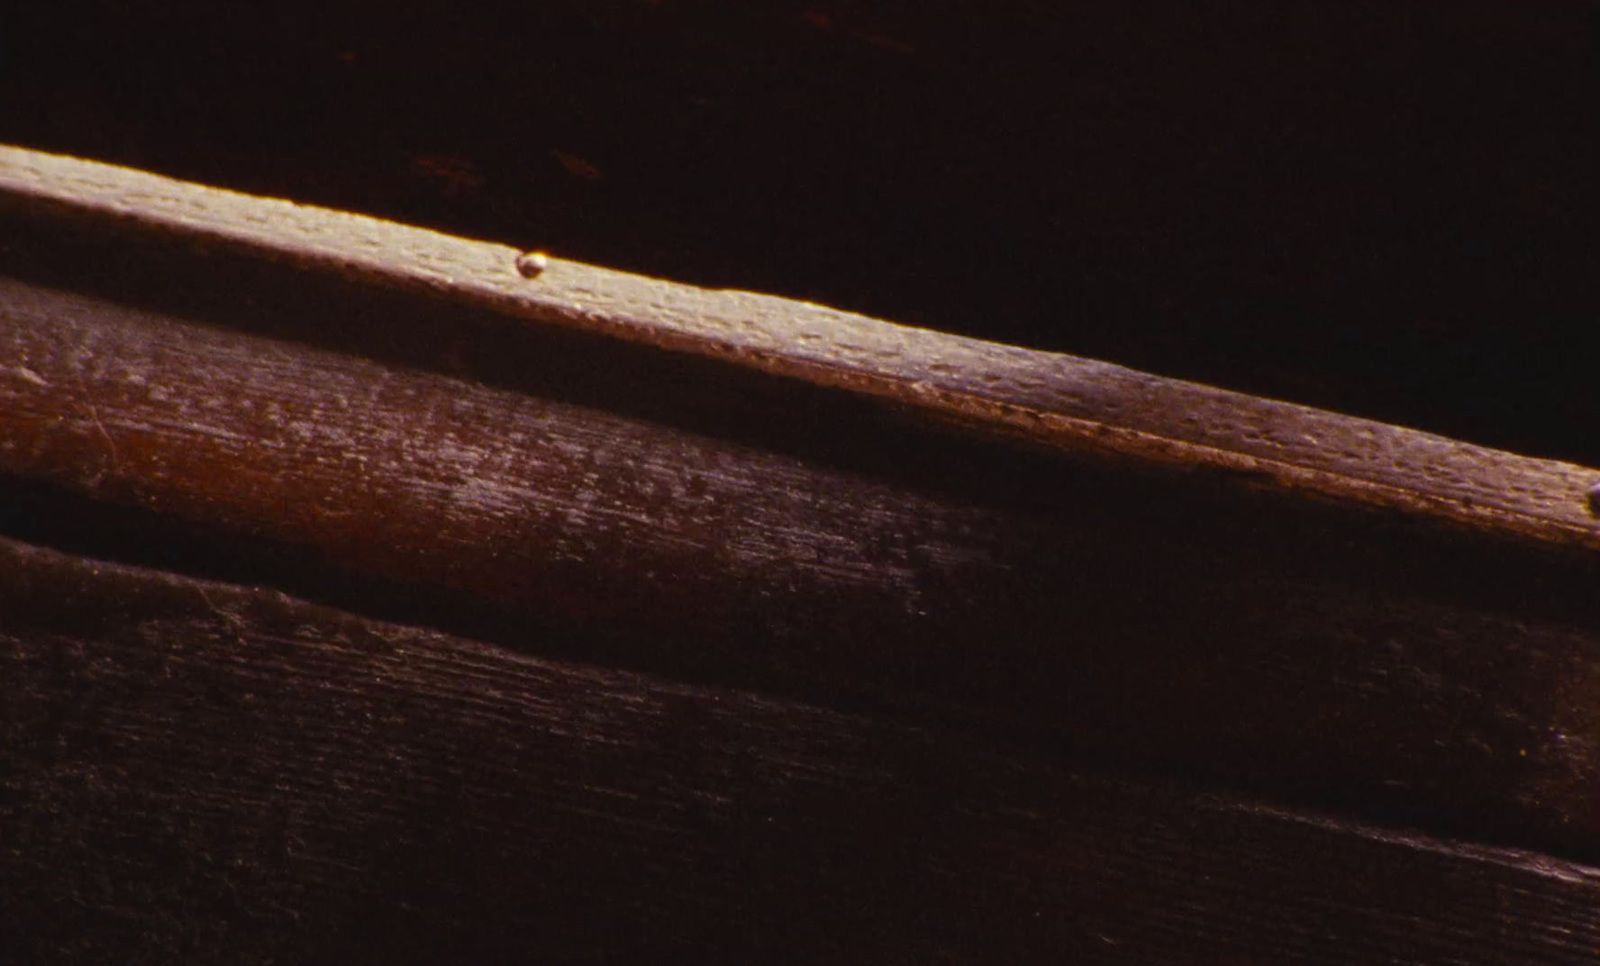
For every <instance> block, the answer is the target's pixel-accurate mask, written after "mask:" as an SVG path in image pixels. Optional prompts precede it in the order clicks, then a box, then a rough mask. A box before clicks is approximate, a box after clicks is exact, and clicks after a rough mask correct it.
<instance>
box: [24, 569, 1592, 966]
mask: <svg viewBox="0 0 1600 966" xmlns="http://www.w3.org/2000/svg"><path fill="white" fill-rule="evenodd" d="M108 602H115V606H109V605H108ZM0 705H3V707H4V708H5V714H4V716H3V717H0V760H3V761H4V762H5V768H4V771H3V772H0V790H3V792H4V798H3V800H0V829H3V834H4V844H5V852H6V861H5V862H3V863H0V891H3V893H4V894H5V896H6V914H5V916H4V917H0V942H3V943H4V945H5V948H6V952H7V958H8V960H9V961H14V962H57V963H60V962H92V961H106V960H115V961H117V962H122V963H144V962H162V963H168V962H173V961H180V960H181V961H200V960H205V961H211V960H219V959H226V960H227V961H229V962H262V963H265V962H331V961H338V962H383V963H396V962H399V963H406V962H446V961H449V962H462V961H476V962H484V961H488V962H507V961H533V960H536V961H540V962H552V961H553V962H568V961H584V962H592V961H605V962H661V961H662V960H663V959H664V958H667V959H673V960H677V959H681V958H684V957H688V958H692V959H693V960H695V961H703V962H751V961H761V962H818V961H824V960H825V961H828V962H874V963H883V962H908V963H909V962H915V963H925V962H930V961H941V962H1017V963H1026V962H1060V961H1062V960H1063V959H1066V960H1071V961H1074V962H1090V963H1097V962H1107V963H1110V962H1116V963H1150V964H1167V963H1172V962H1206V963H1217V964H1241V966H1242V964H1247V963H1261V962H1274V963H1283V964H1293V963H1304V964H1319V966H1331V964H1343V963H1348V964H1362V966H1365V964H1369V963H1374V962H1386V963H1397V964H1412V963H1415V964H1432V963H1439V962H1459V963H1496V964H1524V963H1527V964H1532V963H1573V964H1589V963H1592V962H1594V961H1595V959H1596V957H1600V870H1596V869H1593V868H1588V867H1585V866H1581V865H1576V864H1572V863H1569V862H1564V861H1561V860H1557V859H1552V858H1548V857H1543V856H1538V855H1534V854H1530V853H1523V852H1518V851H1515V850H1509V849H1490V848H1482V847H1472V846H1461V845H1454V844H1450V843H1446V842H1443V841H1439V840H1435V839H1431V838H1428V837H1426V836H1422V835H1416V834H1410V833H1403V832H1399V831H1395V830H1385V829H1381V828H1377V827H1372V826H1365V825H1361V824H1356V823H1350V822H1346V821H1341V820H1335V819H1331V818H1327V817H1323V816H1319V815H1317V814H1315V813H1306V812H1296V811H1289V810H1284V809H1282V808H1276V807H1270V806H1266V805H1263V804H1261V803H1258V802H1252V801H1248V800H1244V799H1240V798H1236V797H1230V796H1223V795H1213V794H1204V793H1196V792H1193V791H1186V790H1181V789H1177V788H1173V787H1171V786H1169V785H1167V784H1164V783H1148V782H1137V781H1135V782H1129V781H1124V780H1111V779H1105V778H1097V777H1093V776H1089V775H1084V774H1079V773H1075V772H1073V771H1071V770H1068V769H1065V768H1062V767H1060V766H1057V765H1054V764H1050V763H1049V762H1048V761H1045V760H1042V759H1040V758H1038V757H1034V756H1028V755H1022V754H1017V753H1008V752H1003V751H1000V750H997V749H996V748H995V747H993V746H991V745H990V744H989V743H988V742H985V741H983V740H981V739H975V738H974V737H973V736H971V735H970V734H966V733H962V732H959V731H953V730H951V729H949V728H942V727H932V726H917V725H912V724H907V723H905V722H896V721H892V720H885V719H881V718H877V717H873V716H866V715H860V714H851V713H842V712H838V711H832V710H826V709H824V708H820V707H817V706H814V705H808V704H803V703H798V702H794V701H790V700H785V699H779V698H772V697H765V696H758V695H755V694H751V693H748V692H744V691H739V690H730V689H725V688H708V687H697V686H691V685H685V684H678V683H672V682H668V681H664V680H662V679H659V678H654V677H651V676H646V675H640V674H635V673H629V672H624V671H616V670H602V669H597V668H594V667H587V666H578V665H572V664H565V663H560V662H551V661H546V660H541V659H537V658H533V657H528V656H525V655H518V654H515V653H513V652H511V651H508V650H506V649H504V648H500V647H495V646H487V645H483V644H478V643H474V642H471V641H467V640H462V639H459V638H451V637H449V636H447V635H443V634H439V633H437V632H433V631H428V630H422V629H417V628H410V627H402V626H396V625H392V624H386V623H382V622H377V621H371V620H365V619H362V618H358V617H355V616H353V615H350V614H346V613H341V612H338V611H334V610H330V609H328V608H324V607H317V606H312V605H309V604H306V603H303V602H301V601H298V600H295V599H293V598H290V597H287V596H284V595H283V594H281V593H277V592H274V591H269V590H250V589H243V588H239V587H235V586H229V585H225V584H218V583H214V582H205V581H196V580H193V579H189V578H183V577H177V576H173V575H169V574H161V573H155V572H151V571H147V570H142V569H139V568H133V567H126V566H121V565H114V564H107V563H103V562H95V561H90V560H85V559H81V558H76V557H72V556H68V555H63V554H58V553H55V552H52V551H47V550H42V549H39V548H34V547H29V546H27V545H23V544H19V543H16V542H14V541H10V540H0Z"/></svg>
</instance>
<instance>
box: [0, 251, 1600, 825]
mask: <svg viewBox="0 0 1600 966" xmlns="http://www.w3.org/2000/svg"><path fill="white" fill-rule="evenodd" d="M325 295H326V293H323V292H321V291H317V292H315V293H314V296H315V298H317V299H318V300H319V302H322V303H323V304H325V305H332V306H333V308H334V311H335V312H336V313H337V312H349V313H351V314H350V316H349V317H350V318H351V319H356V318H357V316H358V314H359V313H360V312H362V311H367V312H371V311H372V309H371V306H367V307H366V308H365V309H363V306H364V305H366V303H365V302H364V301H363V300H364V299H365V298H366V296H364V295H360V294H359V293H357V294H356V295H354V296H347V299H346V300H345V301H339V300H337V299H333V300H331V301H326V300H325ZM0 313H3V316H0V317H3V320H4V326H3V328H0V358H5V359H7V360H9V366H10V375H9V377H8V378H6V379H4V380H0V406H3V411H4V412H5V414H6V415H5V417H4V420H5V423H4V424H5V427H6V432H5V434H4V435H3V436H0V470H3V471H4V472H5V473H7V474H10V478H11V479H13V480H24V481H35V482H43V483H45V484H48V485H50V486H53V487H57V488H59V489H60V490H61V491H63V492H65V493H68V494H76V498H77V499H80V500H83V501H87V505H90V506H93V505H105V504H109V505H113V506H124V507H128V508H130V512H137V513H142V514H146V515H149V516H150V518H151V519H152V520H154V521H156V523H155V524H153V525H152V528H151V529H149V530H147V531H145V532H146V533H147V537H140V538H137V539H132V540H130V541H127V542H126V544H128V545H125V546H123V547H122V548H121V549H120V553H121V555H122V556H124V557H126V558H128V559H134V560H141V559H152V558H151V556H150V554H151V553H153V552H155V551H154V549H153V548H147V547H144V546H141V545H139V544H140V541H141V540H148V542H149V543H151V544H154V545H162V544H165V543H168V542H170V541H171V539H172V537H171V534H170V532H169V531H170V529H171V525H173V524H176V523H184V524H186V525H189V526H194V527H199V528H200V529H202V530H203V531H206V532H211V533H217V534H222V535H224V536H227V537H230V538H232V539H236V540H240V541H244V543H242V544H241V546H242V547H243V549H242V550H239V551H236V552H239V553H243V554H245V555H246V556H250V557H252V558H253V562H252V565H251V566H256V564H258V563H259V560H261V559H265V560H269V561H270V560H271V559H275V558H277V559H286V560H288V561H289V564H287V565H285V566H283V567H279V568H277V569H273V568H272V567H271V566H267V567H266V569H265V570H262V569H260V567H259V566H257V567H256V569H253V570H252V569H251V568H250V567H246V568H245V569H244V571H243V572H242V576H241V579H250V580H254V581H259V582H264V583H269V584H272V585H275V586H280V587H285V586H287V587H292V588H295V589H296V590H297V591H298V592H300V593H302V594H307V595H310V596H313V597H315V598H318V599H322V600H324V601H327V602H331V603H337V604H341V605H344V606H348V607H354V608H357V609H360V610H362V611H364V612H366V613H370V614H375V615H378V616H384V615H389V616H403V617H404V618H405V619H407V620H412V621H418V622H421V623H425V624H429V625H432V626H436V627H441V628H445V629H450V628H455V629H457V630H458V631H462V632H470V633H471V634H474V635H477V636H479V637H482V638H485V639H488V640H492V641H496V642H498V643H501V644H504V645H507V646H510V647H513V648H516V649H518V650H521V651H524V652H528V653H544V654H551V653H559V654H561V655H564V656H567V657H571V658H575V659H581V660H588V661H600V662H604V663H609V664H614V665H625V666H632V667H638V668H644V669H651V670H655V671H658V672H662V673H666V674H670V675H672V676H675V677H680V678H684V679H688V680H696V681H703V682H724V683H731V684H736V685H740V686H745V687H759V688H762V689H766V690H768V691H772V692H776V693H782V694H788V695H792V696H799V697H804V698H809V699H813V700H818V701H825V702H828V703H831V704H836V705H843V706H856V707H871V708H879V709H893V710H897V711H902V712H911V713H914V714H916V715H920V716H923V717H928V716H931V717H933V718H935V719H945V720H951V721H960V722H965V723H966V725H967V726H971V727H976V728H980V729H988V730H999V731H1003V732H1006V733H1008V734H1013V735H1021V736H1025V737H1027V738H1029V739H1030V740H1034V741H1039V742H1043V743H1044V744H1045V745H1046V746H1047V747H1048V748H1050V749H1052V750H1053V751H1062V750H1068V751H1071V752H1072V753H1074V754H1078V755H1087V756H1091V757H1094V756H1106V757H1114V758H1124V759H1125V758H1128V757H1130V756H1131V757H1132V758H1134V759H1136V760H1140V761H1144V762H1146V763H1148V765H1149V766H1150V767H1161V768H1178V769H1192V770H1195V771H1196V772H1197V773H1198V774H1202V775H1209V776H1214V777H1224V778H1226V779H1227V780H1229V781H1234V782H1239V783H1243V784H1245V785H1246V786H1247V787H1253V788H1258V789H1265V790H1269V791H1271V792H1272V793H1274V794H1279V795H1285V796H1288V797H1290V798H1294V799H1297V800H1303V801H1318V802H1324V803H1330V804H1339V805H1341V806H1346V805H1347V806H1349V807H1354V808H1359V809H1363V810H1366V811H1368V812H1369V813H1372V814H1378V815H1390V814H1398V815H1404V816H1406V817H1407V818H1408V820H1411V821H1416V822H1421V823H1423V824H1426V825H1429V826H1432V827H1436V828H1440V829H1444V830H1449V831H1457V832H1465V833H1470V834H1473V835H1480V836H1485V837H1489V838H1493V839H1499V840H1503V841H1508V842H1516V843H1523V844H1530V845H1537V846H1540V847H1544V848H1552V849H1557V850H1559V851H1562V852H1565V853H1568V854H1572V855H1590V854H1592V853H1593V852H1594V850H1595V849H1596V846H1597V843H1600V836H1597V832H1600V804H1597V803H1600V790H1597V783H1596V780H1595V775H1596V767H1597V766H1596V756H1595V748H1596V746H1597V744H1600V700H1597V695H1600V648H1597V644H1596V641H1597V637H1600V634H1597V630H1596V628H1597V626H1600V620H1597V615H1596V614H1595V607H1596V601H1595V599H1594V597H1593V596H1592V595H1591V594H1588V593H1587V592H1586V588H1590V587H1592V586H1593V581H1594V580H1595V566H1594V561H1593V560H1592V559H1591V558H1590V557H1589V556H1587V555H1578V554H1574V555H1570V556H1561V555H1559V554H1555V553H1553V552H1552V551H1551V550H1550V548H1549V546H1548V545H1546V544H1542V543H1535V544H1527V543H1509V544H1508V543H1505V542H1504V541H1502V540H1498V539H1496V535H1495V534H1492V533H1491V534H1490V535H1488V536H1486V535H1484V534H1482V533H1479V532H1476V531H1470V530H1469V531H1457V530H1451V529H1444V530H1440V529H1437V528H1435V529H1430V528H1428V527H1427V526H1423V525H1420V524H1419V523H1418V522H1417V521H1415V520H1412V519H1408V518H1403V517H1402V518H1399V519H1394V518H1390V517H1386V516H1383V515H1377V514H1374V513H1372V511H1370V509H1366V508H1362V507H1359V506H1358V507H1354V508H1352V507H1351V506H1349V505H1345V504H1335V505H1324V504H1319V503H1306V502H1303V501H1301V500H1298V499H1294V498H1290V497H1288V496H1285V495H1284V494H1283V493H1281V492H1280V491H1277V490H1276V489H1274V488H1271V487H1265V488H1263V487H1259V486H1255V485H1254V484H1253V482H1252V481H1250V480H1248V479H1246V480H1245V481H1244V482H1243V483H1241V482H1239V481H1238V480H1236V479H1234V478H1230V477H1222V478H1220V479H1217V478H1213V477H1209V476H1205V475H1204V474H1199V473H1195V472H1188V473H1176V474H1170V475H1167V476H1162V475H1160V474H1155V475H1152V474H1150V473H1148V472H1146V473H1144V474H1140V473H1136V472H1132V471H1130V469H1129V468H1128V466H1127V465H1126V464H1125V463H1115V464H1112V465H1109V466H1107V465H1102V464H1099V463H1096V462H1093V461H1090V462H1084V461H1082V460H1076V459H1071V458H1066V457H1061V458H1057V457H1056V456H1051V455H1049V454H1046V455H1040V454H1039V453H1037V452H1033V451H1017V450H1014V449H1012V448H1010V447H1009V446H1008V445H1006V444H1004V443H1003V442H993V441H991V442H988V443H983V444H980V443H973V442H971V441H969V440H962V439H953V438H950V437H948V436H945V435H940V434H939V433H937V432H934V431H931V430H929V429H927V428H926V427H925V426H919V424H915V423H907V422H905V420H904V418H903V415H904V414H892V413H891V414H889V416H886V415H885V414H884V413H883V412H880V411H876V410H873V409H871V408H862V407H860V406H859V405H857V404H856V403H855V402H853V401H852V400H851V397H848V396H836V395H828V394H818V393H816V392H815V391H814V390H813V389H810V388H808V387H806V386H804V385H803V384H799V385H790V386H789V387H788V388H779V389H773V388H772V387H770V386H768V385H767V384H766V383H761V384H760V386H759V387H757V388H756V389H752V390H751V391H752V392H758V393H764V395H762V394H757V395H754V396H745V395H743V393H744V391H745V390H746V389H747V388H749V387H747V386H746V384H744V383H741V382H738V381H737V380H735V379H732V377H730V376H728V374H727V373H726V372H722V371H721V370H716V369H710V370H707V369H700V368H691V369H689V370H683V369H681V368H672V367H670V366H669V367H668V368H666V369H659V368H656V369H651V368H648V367H647V368H645V369H643V370H641V369H639V366H640V365H642V364H643V363H640V362H639V361H638V360H637V359H634V360H633V361H629V356H628V354H627V352H623V353H621V354H618V353H617V352H616V351H615V348H614V347H613V346H611V345H609V344H601V345H599V346H590V347H588V348H585V347H583V346H578V345H573V344H570V343H560V342H558V343H555V344H554V345H551V344H548V343H534V344H532V345H531V346H530V345H522V346H521V348H520V350H518V351H516V352H510V351H509V350H507V353H506V354H508V356H509V357H510V358H511V359H512V360H513V363H514V364H515V365H516V366H518V367H519V375H520V377H521V378H522V379H523V380H524V382H523V383H522V384H521V385H520V386H519V388H517V389H514V390H513V389H510V388H502V387H500V386H498V385H493V384H489V383H485V382H481V381H477V380H474V379H468V378H460V377H452V376H447V375H444V374H441V373H438V372H430V371H426V370H421V369H417V368H412V367H410V366H403V365H398V364H395V363H392V362H381V361H377V360H375V359H372V358H368V357H367V356H364V355H361V354H355V353H349V352H336V351H332V350H328V349H322V348H317V347H314V346H308V345H306V344H304V343H302V342H294V341H288V340H285V339H278V338H268V337H265V336H261V335H255V334H251V333H248V332H242V331H233V330H230V329H224V328H218V327H216V326H215V325H214V324H200V323H197V322H191V321H183V320H179V319H174V318H169V317H165V316H162V315H158V314H154V313H151V312H147V311H143V310H133V309H128V308H125V307H122V306H118V305H115V304H112V303H108V302H105V301H102V300H99V299H96V298H90V297H86V296H80V295H73V294H69V293H65V292H61V291H57V290H52V289H47V288H43V287H40V286H37V285H31V284H24V283H20V282H5V283H0ZM378 316H379V318H381V319H382V321H383V323H384V327H385V331H387V332H389V333H390V334H391V335H394V336H395V337H397V338H399V337H400V336H401V335H402V334H403V333H405V332H407V331H409V330H408V329H407V327H406V325H405V324H402V320H401V317H400V316H399V315H390V314H387V313H378ZM457 321H458V322H459V323H460V324H461V325H463V326H466V327H467V329H468V331H469V332H477V331H480V330H478V329H475V328H473V327H472V326H473V325H475V324H476V323H475V322H474V320H473V319H472V318H471V317H470V316H461V317H460V318H458V319H457ZM313 322H315V323H316V324H318V325H320V324H322V321H321V320H320V319H319V318H318V317H315V316H313ZM356 324H357V323H356V322H352V326H354V325H356ZM442 324H443V323H442V322H440V321H439V320H436V319H432V318H431V317H429V319H425V320H424V324H422V326H421V328H423V329H425V330H427V331H434V330H436V329H438V328H439V327H440V326H441V325H442ZM471 341H476V340H475V339H474V340H471ZM490 344H491V346H492V348H493V350H494V351H496V352H497V353H498V352H499V351H500V350H501V349H502V348H503V346H502V344H501V343H494V342H491V343H490ZM569 350H570V351H569ZM575 358H576V359H581V360H584V362H585V365H586V367H587V368H585V369H584V370H583V371H582V372H581V373H580V374H579V375H578V376H576V377H575V378H573V379H569V380H567V381H563V380H562V378H561V375H560V372H559V369H560V366H561V365H564V364H567V363H570V362H571V361H572V360H573V359H575ZM649 358H650V359H654V358H656V357H654V356H649ZM541 360H543V361H541ZM551 366H555V367H556V370H557V371H555V372H552V371H551V369H550V367H551ZM614 367H615V368H614ZM641 372H642V373H643V376H644V377H643V378H640V376H641ZM574 383H579V384H581V386H580V387H578V388H581V390H582V391H578V392H576V393H575V394H576V396H577V397H578V398H577V401H574V400H573V399H572V398H569V392H572V391H573V390H574ZM613 384H614V385H613ZM685 387H687V388H685ZM641 391H643V392H644V393H646V394H647V395H648V396H649V397H650V398H649V399H647V400H643V401H642V402H641V401H640V400H638V399H635V398H632V397H631V396H630V395H629V394H630V393H634V394H636V393H639V392H641ZM785 393H788V395H784V394H785ZM618 394H621V395H620V396H619V395H618ZM619 399H620V402H619ZM752 399H754V400H758V401H759V404H752V402H751V400H752ZM630 400H631V401H630ZM729 407H732V408H733V409H735V410H737V409H741V408H745V409H749V410H751V418H752V419H753V420H754V421H755V423H757V424H758V425H757V426H755V427H754V428H752V427H750V426H746V425H744V424H742V423H739V422H738V421H737V420H734V421H732V422H730V419H732V417H730V415H729V414H728V412H726V411H725V410H727V409H728V408H729ZM784 413H787V414H788V415H787V416H784V415H779V414H784ZM707 414H709V415H707ZM891 416H892V417H893V418H890V417H891ZM886 420H887V421H886ZM796 421H798V422H799V423H807V422H816V423H819V424H820V425H821V429H820V430H819V431H816V432H814V433H813V435H814V436H815V437H817V439H818V440H820V442H817V441H816V440H814V441H813V442H814V443H815V445H811V444H807V445H800V446H798V448H795V447H796V445H797V444H796V442H795V440H796V439H797V438H800V439H801V441H802V442H804V437H805V432H804V431H803V430H799V431H796V432H790V430H795V429H796ZM845 427H847V428H848V430H847V431H845V429H844V428H845ZM1069 456H1070V454H1069ZM79 512H81V508H79V509H72V508H70V507H69V508H68V509H67V510H66V511H62V510H60V509H59V508H58V509H57V510H56V511H53V512H51V513H49V514H45V516H49V517H50V519H52V520H54V521H57V522H55V523H53V524H48V525H41V526H40V527H39V528H36V529H38V531H39V532H40V533H41V534H42V535H43V537H44V538H48V539H59V531H60V527H61V523H60V522H59V521H60V520H62V519H71V518H72V517H73V516H74V515H76V514H77V513H79ZM161 521H166V523H161ZM21 525H22V524H21V523H17V524H14V525H13V530H12V532H16V530H15V527H17V526H21ZM96 526H97V527H98V526H99V525H98V524H97V525H96ZM89 546H90V549H95V550H97V551H103V549H104V548H103V547H102V546H98V545H95V544H93V541H92V540H91V543H90V545H89ZM307 561H313V562H315V563H316V565H317V566H318V567H319V568H321V569H318V570H316V571H315V573H316V574H318V575H319V576H318V577H317V578H315V579H311V580H307V578H306V576H305V573H304V570H305V565H306V562H307ZM218 572H221V573H241V572H238V571H230V570H229V569H228V566H227V565H226V564H225V565H224V566H222V567H221V569H220V570H219V571H218ZM329 574H332V575H333V576H332V578H329V577H328V575H329ZM374 582H377V583H374ZM340 588H344V589H342V590H341V589H340ZM352 588H353V589H352ZM441 590H442V591H445V592H448V593H449V594H452V595H454V601H455V604H454V606H444V605H440V606H438V607H432V606H431V605H430V604H429V603H428V602H429V601H430V600H432V599H433V595H436V594H437V593H438V592H439V591H441ZM419 602H420V603H419Z"/></svg>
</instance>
